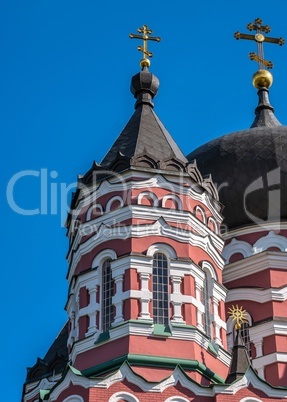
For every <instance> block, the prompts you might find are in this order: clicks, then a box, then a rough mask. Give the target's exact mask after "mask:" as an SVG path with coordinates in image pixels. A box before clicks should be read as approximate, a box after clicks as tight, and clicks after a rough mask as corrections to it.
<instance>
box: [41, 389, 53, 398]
mask: <svg viewBox="0 0 287 402" xmlns="http://www.w3.org/2000/svg"><path fill="white" fill-rule="evenodd" d="M49 393H50V390H46V389H40V392H39V395H40V400H42V401H43V400H44V399H47V398H46V396H48V395H49Z"/></svg>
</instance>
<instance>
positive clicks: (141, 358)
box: [82, 354, 224, 384]
mask: <svg viewBox="0 0 287 402" xmlns="http://www.w3.org/2000/svg"><path fill="white" fill-rule="evenodd" d="M124 362H128V363H130V364H133V365H135V366H148V367H158V368H173V369H175V367H176V366H180V367H181V368H182V369H186V370H194V371H197V372H199V373H201V374H202V375H204V376H205V377H207V378H208V379H210V380H212V381H213V382H215V383H216V384H224V380H223V378H222V377H220V376H219V375H217V374H216V373H214V372H213V371H211V370H209V369H208V368H207V367H205V365H204V364H202V363H200V362H198V361H197V360H189V359H175V358H171V357H161V356H147V355H138V354H127V355H123V356H120V357H117V358H116V359H113V360H110V361H108V362H105V363H102V364H98V365H97V366H94V367H91V368H89V369H87V370H83V371H82V375H84V376H85V377H94V376H97V375H98V374H100V373H101V374H104V373H105V372H107V371H110V370H111V369H117V368H119V367H120V366H121V365H122V364H123V363H124Z"/></svg>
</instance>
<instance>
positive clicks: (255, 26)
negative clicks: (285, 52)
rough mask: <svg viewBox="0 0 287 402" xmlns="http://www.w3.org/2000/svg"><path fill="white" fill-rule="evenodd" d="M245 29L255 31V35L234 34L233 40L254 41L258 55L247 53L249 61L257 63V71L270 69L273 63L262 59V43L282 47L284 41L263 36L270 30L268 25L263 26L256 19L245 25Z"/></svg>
mask: <svg viewBox="0 0 287 402" xmlns="http://www.w3.org/2000/svg"><path fill="white" fill-rule="evenodd" d="M247 29H248V30H249V31H256V34H254V35H250V34H243V33H240V32H235V34H234V37H235V39H248V40H254V41H255V42H256V43H257V51H258V54H256V53H255V52H251V53H249V58H250V60H255V61H257V62H258V64H259V69H264V68H268V69H270V68H272V67H273V63H272V62H271V61H267V60H265V59H264V53H263V42H268V43H277V44H278V45H280V46H282V45H284V43H285V40H284V39H283V38H268V37H266V36H265V35H263V33H262V32H264V33H265V34H268V33H269V32H270V31H271V28H270V27H269V26H268V25H263V21H262V20H261V19H260V18H256V19H255V21H254V22H253V23H252V22H250V23H249V24H247Z"/></svg>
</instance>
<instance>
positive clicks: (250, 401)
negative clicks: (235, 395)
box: [239, 396, 262, 402]
mask: <svg viewBox="0 0 287 402" xmlns="http://www.w3.org/2000/svg"><path fill="white" fill-rule="evenodd" d="M239 402H262V400H261V399H257V398H253V397H251V396H248V397H247V398H243V399H240V401H239Z"/></svg>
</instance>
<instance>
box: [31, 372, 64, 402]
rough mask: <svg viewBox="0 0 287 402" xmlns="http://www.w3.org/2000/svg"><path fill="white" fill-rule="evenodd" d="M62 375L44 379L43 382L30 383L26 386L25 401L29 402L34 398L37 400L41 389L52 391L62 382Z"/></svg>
mask: <svg viewBox="0 0 287 402" xmlns="http://www.w3.org/2000/svg"><path fill="white" fill-rule="evenodd" d="M61 376H62V375H61V374H57V375H55V376H51V377H47V378H43V379H42V380H40V381H39V380H38V381H35V382H33V383H28V384H25V395H24V401H23V402H26V401H29V400H31V399H33V398H35V397H36V396H37V395H38V393H39V390H40V389H47V390H48V389H51V388H53V386H54V385H55V384H56V383H57V382H58V381H59V380H60V378H61Z"/></svg>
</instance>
